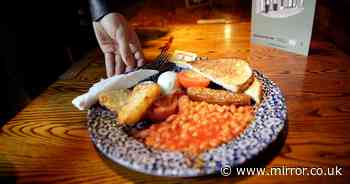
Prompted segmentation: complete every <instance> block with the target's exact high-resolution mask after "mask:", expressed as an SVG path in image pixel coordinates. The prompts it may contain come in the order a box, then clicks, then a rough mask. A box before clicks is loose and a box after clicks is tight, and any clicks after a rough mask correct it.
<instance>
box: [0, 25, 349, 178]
mask: <svg viewBox="0 0 350 184" xmlns="http://www.w3.org/2000/svg"><path fill="white" fill-rule="evenodd" d="M170 36H173V37H174V41H173V45H172V47H171V48H172V49H175V48H176V49H182V50H187V51H192V52H196V53H198V54H200V55H203V56H208V57H209V59H214V58H222V57H240V58H244V59H247V60H249V62H250V64H251V65H252V67H253V68H255V69H257V70H259V71H261V72H263V73H264V74H265V75H266V76H268V77H269V78H270V79H272V80H273V81H275V82H276V83H277V85H278V86H280V88H281V89H282V91H283V93H284V95H285V97H286V100H287V106H288V129H287V130H286V131H285V133H286V137H285V140H284V138H281V140H279V141H278V142H279V143H278V144H277V143H276V144H277V145H276V146H274V147H271V148H269V150H267V151H266V152H264V154H262V155H260V156H259V157H258V158H257V159H255V160H254V161H252V162H250V163H249V165H247V166H248V167H266V168H271V167H283V166H284V167H324V168H326V167H335V166H339V167H342V168H343V176H230V177H223V176H220V175H216V176H207V177H199V178H188V179H175V178H164V177H152V176H148V175H144V174H141V173H137V172H134V171H131V170H128V169H126V168H124V167H122V166H119V165H116V164H113V163H111V162H110V161H109V160H107V159H105V158H104V157H103V156H102V155H100V154H99V153H98V152H97V150H96V149H95V148H94V146H93V144H92V143H91V141H90V138H89V134H88V131H87V128H86V112H80V111H78V110H77V109H75V108H74V107H73V106H72V104H71V101H72V99H73V98H74V97H76V96H77V95H79V94H81V93H82V92H85V91H86V90H87V89H88V88H89V87H90V86H91V85H92V84H93V83H94V82H96V81H98V80H99V79H100V78H101V77H104V76H105V70H104V64H103V58H102V56H101V54H100V52H99V51H98V49H96V50H93V51H91V52H90V53H89V54H88V55H87V57H85V58H84V59H83V60H82V61H80V64H77V65H76V66H74V67H73V68H72V69H71V70H70V71H68V72H67V73H66V74H65V75H62V76H61V78H60V79H59V80H57V82H55V83H54V84H53V85H51V86H50V87H49V88H48V89H47V90H46V91H45V92H44V93H43V94H41V95H40V96H39V97H37V98H36V99H35V100H34V101H32V103H30V104H29V105H28V106H27V107H26V108H25V109H24V110H23V111H21V112H20V113H19V114H18V115H17V116H15V117H14V118H13V119H12V120H10V121H9V122H7V123H6V124H5V125H4V126H3V127H2V128H1V132H0V183H5V181H7V182H10V183H12V182H13V183H14V182H17V183H67V184H68V183H98V184H100V183H174V184H175V183H234V182H237V183H348V181H349V179H350V178H349V176H350V171H349V169H350V57H349V56H348V55H346V54H344V53H343V52H342V51H340V50H338V49H337V48H335V47H334V45H332V44H330V43H326V42H322V41H318V40H317V39H314V40H313V42H312V48H311V52H310V56H309V57H304V56H299V55H295V54H292V53H287V52H283V51H280V50H277V49H271V48H267V47H263V46H258V45H251V44H250V42H249V40H250V38H249V37H250V23H235V24H226V25H223V24H215V25H178V26H172V27H169V32H168V33H167V34H166V35H164V36H162V37H159V38H153V39H150V40H146V41H144V42H143V47H144V52H145V55H146V58H147V60H152V59H154V58H155V57H156V56H157V54H159V49H158V48H159V47H160V46H162V44H164V43H165V42H166V40H167V39H168V38H169V37H170ZM78 65H79V66H80V67H79V66H78Z"/></svg>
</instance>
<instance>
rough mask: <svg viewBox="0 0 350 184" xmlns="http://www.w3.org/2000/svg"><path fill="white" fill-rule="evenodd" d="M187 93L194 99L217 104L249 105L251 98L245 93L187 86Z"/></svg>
mask: <svg viewBox="0 0 350 184" xmlns="http://www.w3.org/2000/svg"><path fill="white" fill-rule="evenodd" d="M187 95H188V96H189V97H190V98H191V99H192V100H195V101H206V102H208V103H212V104H219V105H231V104H234V105H250V104H251V98H250V97H249V96H248V95H246V94H241V93H237V94H234V93H231V92H228V91H225V90H218V89H210V88H199V87H191V88H187Z"/></svg>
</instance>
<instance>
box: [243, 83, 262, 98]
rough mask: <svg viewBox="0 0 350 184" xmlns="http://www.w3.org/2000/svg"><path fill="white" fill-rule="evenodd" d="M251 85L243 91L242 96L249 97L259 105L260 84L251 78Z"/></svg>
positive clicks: (260, 96) (260, 95)
mask: <svg viewBox="0 0 350 184" xmlns="http://www.w3.org/2000/svg"><path fill="white" fill-rule="evenodd" d="M253 79H254V80H253V83H252V84H251V85H250V86H249V88H248V89H247V90H246V91H244V94H246V95H249V96H250V97H251V98H252V99H253V100H254V101H255V103H256V104H260V103H261V99H262V92H263V91H262V90H263V89H262V84H261V82H260V81H259V80H258V79H257V78H255V77H254V78H253Z"/></svg>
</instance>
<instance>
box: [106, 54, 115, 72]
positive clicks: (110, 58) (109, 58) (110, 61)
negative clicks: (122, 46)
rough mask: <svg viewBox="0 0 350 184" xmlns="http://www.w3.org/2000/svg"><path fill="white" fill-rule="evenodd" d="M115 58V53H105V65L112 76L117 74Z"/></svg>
mask: <svg viewBox="0 0 350 184" xmlns="http://www.w3.org/2000/svg"><path fill="white" fill-rule="evenodd" d="M114 64H115V58H114V54H113V53H105V65H106V73H107V77H112V76H113V75H114V74H115V69H114Z"/></svg>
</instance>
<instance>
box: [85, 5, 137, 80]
mask: <svg viewBox="0 0 350 184" xmlns="http://www.w3.org/2000/svg"><path fill="white" fill-rule="evenodd" d="M112 2H115V1H113V0H89V4H90V11H91V16H92V19H93V27H94V31H95V34H96V38H97V41H98V44H99V46H100V48H101V50H102V52H103V54H104V57H105V65H106V73H107V76H108V77H111V76H113V75H116V74H121V73H124V72H129V71H132V70H134V69H135V67H139V66H142V65H143V64H144V56H143V53H142V48H141V44H140V41H139V39H138V37H137V35H136V33H135V31H134V30H133V29H132V27H131V26H130V25H128V22H127V21H126V19H125V18H124V16H123V15H121V14H119V13H116V12H113V10H112V8H113V3H112Z"/></svg>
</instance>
